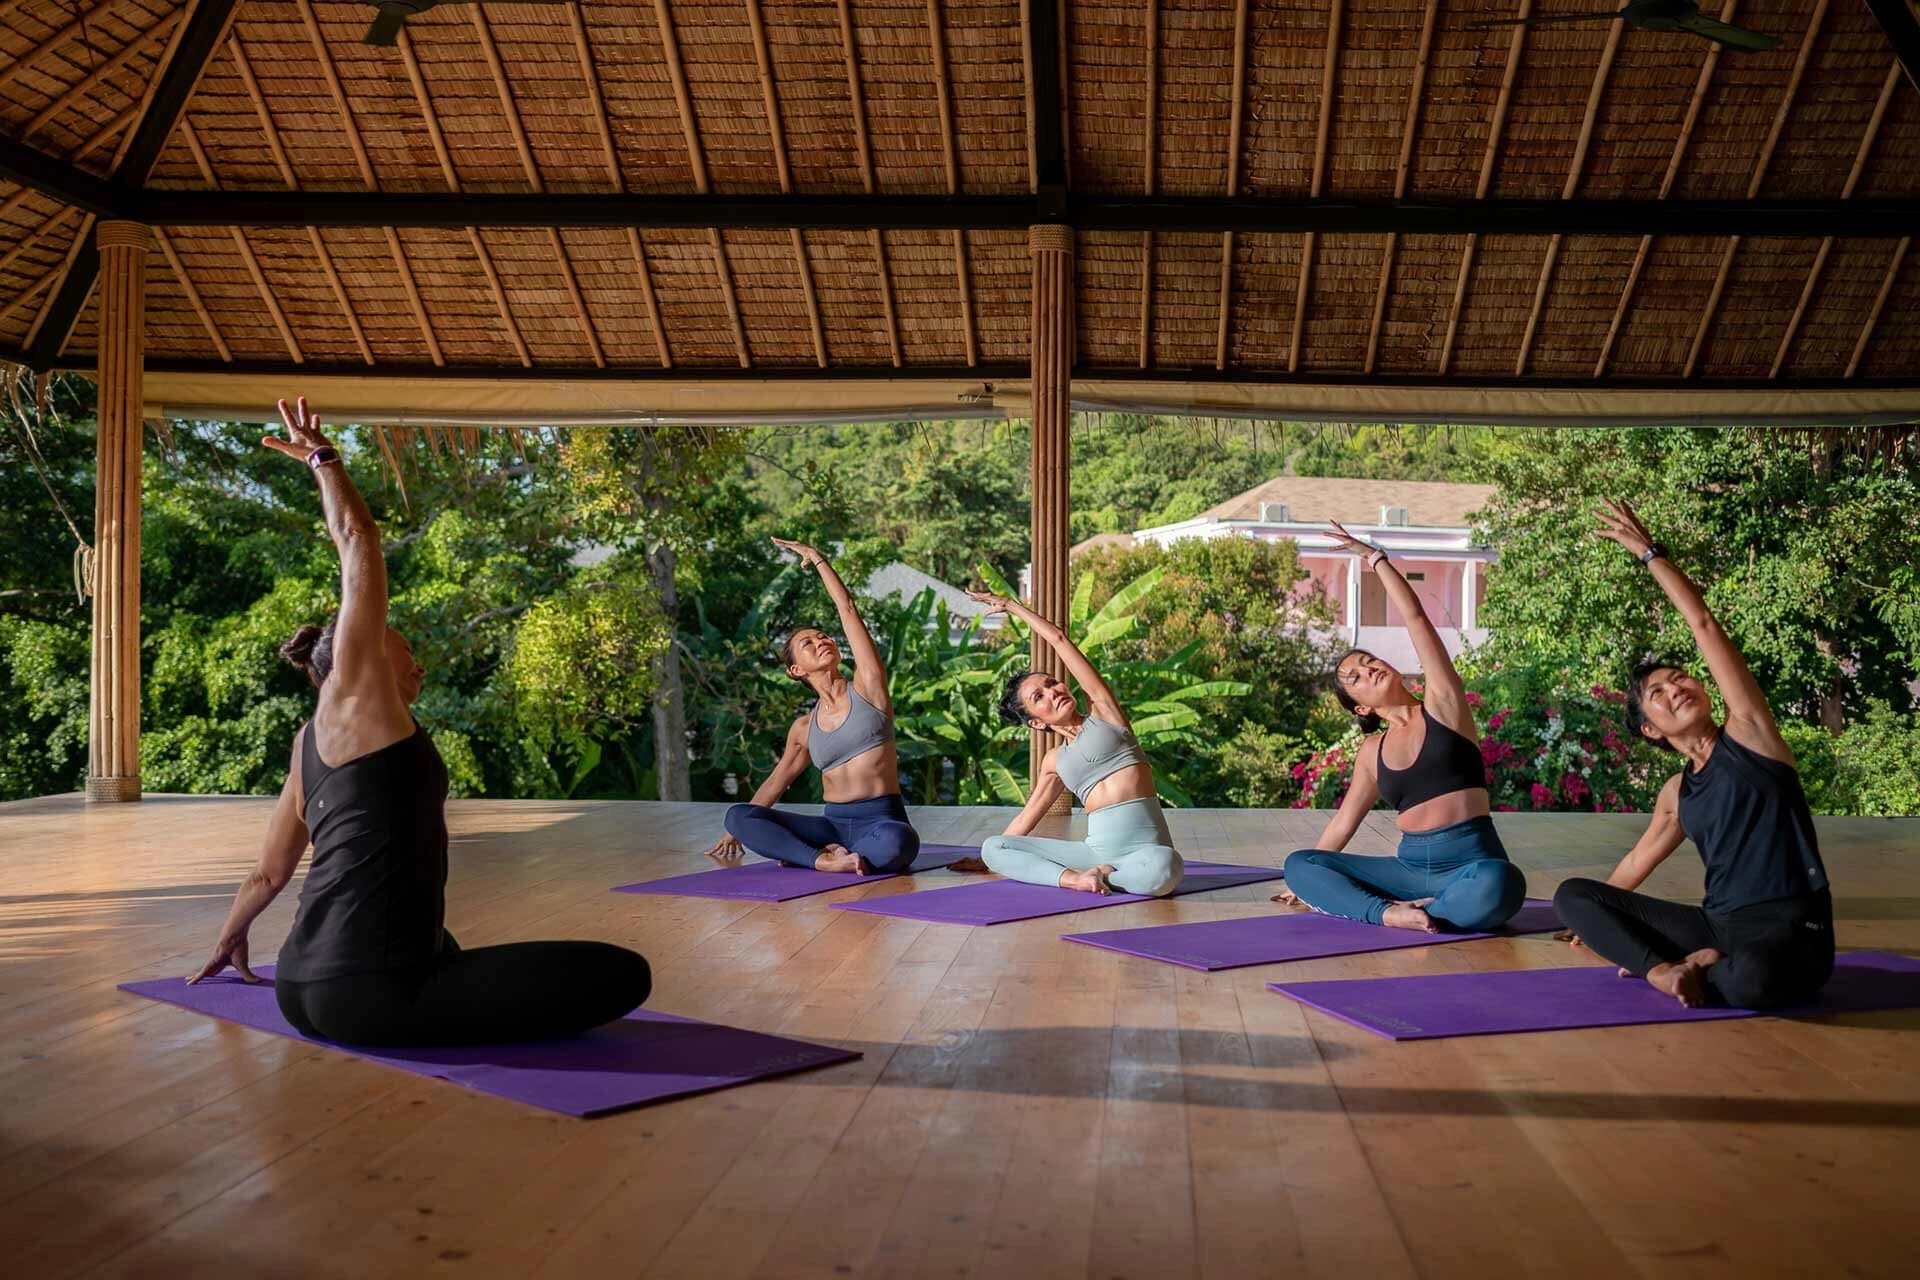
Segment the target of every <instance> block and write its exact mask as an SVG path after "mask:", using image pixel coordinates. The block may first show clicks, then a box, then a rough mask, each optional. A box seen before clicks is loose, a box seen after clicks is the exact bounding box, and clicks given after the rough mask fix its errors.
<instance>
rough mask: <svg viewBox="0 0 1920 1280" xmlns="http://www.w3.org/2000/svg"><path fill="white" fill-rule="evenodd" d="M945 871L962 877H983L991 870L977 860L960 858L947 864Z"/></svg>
mask: <svg viewBox="0 0 1920 1280" xmlns="http://www.w3.org/2000/svg"><path fill="white" fill-rule="evenodd" d="M947 870H949V871H958V872H959V873H960V874H961V875H963V876H983V875H986V874H987V873H988V872H990V871H991V870H992V868H991V867H989V866H988V865H987V864H986V863H985V862H983V861H982V860H980V859H979V858H962V859H960V861H958V862H949V863H948V864H947Z"/></svg>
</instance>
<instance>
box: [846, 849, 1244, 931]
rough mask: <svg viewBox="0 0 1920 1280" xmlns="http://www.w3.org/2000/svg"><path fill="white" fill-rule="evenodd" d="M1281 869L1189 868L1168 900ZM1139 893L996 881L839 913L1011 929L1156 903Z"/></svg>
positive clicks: (851, 906)
mask: <svg viewBox="0 0 1920 1280" xmlns="http://www.w3.org/2000/svg"><path fill="white" fill-rule="evenodd" d="M1279 878H1280V868H1278V867H1243V866H1239V865H1237V864H1235V863H1231V862H1189V863H1187V874H1186V876H1185V878H1184V879H1182V880H1181V881H1180V887H1179V888H1178V889H1175V890H1174V891H1173V892H1172V893H1171V894H1168V895H1166V896H1168V897H1175V898H1177V897H1184V896H1185V895H1187V894H1189V893H1205V892H1206V891H1207V890H1209V889H1230V888H1232V887H1233V886H1234V885H1238V884H1258V883H1260V882H1261V881H1262V880H1278V879H1279ZM1152 901H1154V899H1152V898H1149V897H1147V896H1146V895H1144V894H1138V893H1116V894H1112V895H1110V896H1105V897H1103V896H1101V895H1099V894H1095V893H1081V892H1080V891H1079V890H1077V889H1061V888H1058V887H1056V886H1054V885H1048V884H1022V883H1021V882H1020V881H1018V880H995V881H993V882H991V883H989V884H969V885H962V886H961V887H960V888H957V889H930V890H927V891H925V892H920V893H895V894H888V895H887V896H886V897H884V898H868V899H866V900H864V901H861V902H836V903H834V904H833V909H834V910H835V911H865V912H867V913H868V914H869V915H876V916H899V917H900V918H902V919H905V920H925V921H928V922H929V923H932V924H1007V923H1010V922H1011V921H1014V920H1032V919H1034V918H1035V917H1036V916H1060V915H1066V914H1067V913H1068V912H1071V911H1095V910H1098V909H1099V908H1101V907H1118V906H1123V905H1125V904H1126V903H1129V902H1152Z"/></svg>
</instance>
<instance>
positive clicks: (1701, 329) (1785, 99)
mask: <svg viewBox="0 0 1920 1280" xmlns="http://www.w3.org/2000/svg"><path fill="white" fill-rule="evenodd" d="M1827 5H1828V0H1818V2H1817V3H1816V4H1815V5H1814V6H1813V17H1812V18H1811V19H1810V20H1809V21H1808V22H1807V34H1806V35H1805V36H1803V37H1802V38H1801V40H1800V50H1799V52H1798V53H1797V54H1796V55H1795V57H1794V59H1793V73H1792V74H1791V75H1790V76H1789V77H1788V78H1787V88H1786V92H1784V93H1782V94H1781V95H1780V106H1779V108H1778V109H1777V110H1775V111H1774V113H1773V125H1772V127H1770V128H1769V129H1768V130H1767V136H1766V139H1765V141H1763V142H1762V143H1761V144H1760V155H1759V157H1758V158H1757V159H1756V160H1755V161H1754V165H1753V174H1752V176H1751V177H1749V178H1748V179H1747V199H1749V200H1752V199H1755V198H1757V197H1758V196H1759V194H1760V188H1761V186H1762V184H1764V183H1765V181H1766V177H1767V166H1768V165H1770V164H1771V163H1773V151H1774V148H1775V147H1776V146H1778V145H1779V143H1780V135H1781V133H1782V132H1784V131H1785V129H1786V127H1787V116H1788V115H1789V114H1791V113H1792V111H1793V107H1794V102H1795V100H1796V99H1797V98H1798V97H1799V96H1800V81H1801V78H1802V77H1804V76H1805V75H1806V72H1807V64H1808V63H1809V62H1811V61H1813V47H1814V45H1815V44H1816V43H1818V42H1819V39H1820V24H1821V23H1822V22H1824V21H1825V20H1826V16H1827ZM1739 252H1740V237H1739V236H1731V237H1729V238H1728V240H1727V247H1726V251H1725V252H1724V253H1722V254H1721V255H1720V269H1719V270H1718V271H1716V272H1715V273H1714V276H1713V289H1712V291H1711V292H1709V293H1708V294H1707V305H1706V306H1704V307H1702V308H1701V309H1700V323H1699V324H1697V325H1696V326H1695V327H1694V330H1693V341H1692V342H1691V343H1690V344H1688V346H1687V363H1686V367H1685V368H1684V369H1683V370H1682V372H1681V375H1680V376H1681V377H1683V378H1691V377H1692V376H1693V371H1694V370H1695V369H1696V368H1698V367H1699V364H1700V352H1701V351H1702V350H1704V349H1705V347H1706V345H1707V332H1708V331H1709V330H1710V329H1711V328H1712V327H1713V321H1714V318H1715V317H1716V316H1718V315H1719V314H1720V298H1721V296H1722V295H1723V294H1724V293H1725V292H1726V288H1727V277H1728V276H1729V275H1731V274H1732V272H1733V259H1734V255H1735V254H1737V253H1739Z"/></svg>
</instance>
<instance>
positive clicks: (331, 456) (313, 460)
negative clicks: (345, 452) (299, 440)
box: [307, 444, 340, 471]
mask: <svg viewBox="0 0 1920 1280" xmlns="http://www.w3.org/2000/svg"><path fill="white" fill-rule="evenodd" d="M338 461H340V451H339V450H338V449H336V448H334V447H333V446H332V445H330V444H323V445H321V446H320V447H319V448H318V449H315V450H314V451H313V452H312V453H310V454H308V455H307V465H308V466H309V467H312V468H313V469H314V470H315V471H318V470H319V469H320V468H322V467H324V466H328V465H330V464H332V463H335V462H338Z"/></svg>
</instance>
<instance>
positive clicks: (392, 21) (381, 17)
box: [360, 5, 407, 48]
mask: <svg viewBox="0 0 1920 1280" xmlns="http://www.w3.org/2000/svg"><path fill="white" fill-rule="evenodd" d="M406 21H407V11H406V10H405V9H390V8H387V7H386V6H385V5H382V6H381V7H380V8H378V9H376V10H375V11H374V14H373V25H372V26H370V27H368V28H367V34H365V35H364V36H361V37H360V43H361V44H373V45H381V46H383V47H387V48H391V47H392V46H393V45H394V43H395V42H396V41H398V40H399V38H400V28H401V27H403V26H405V25H406Z"/></svg>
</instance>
